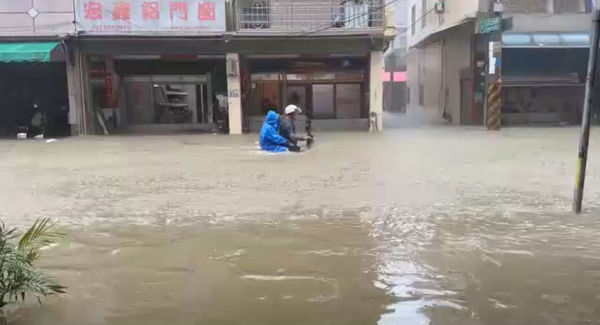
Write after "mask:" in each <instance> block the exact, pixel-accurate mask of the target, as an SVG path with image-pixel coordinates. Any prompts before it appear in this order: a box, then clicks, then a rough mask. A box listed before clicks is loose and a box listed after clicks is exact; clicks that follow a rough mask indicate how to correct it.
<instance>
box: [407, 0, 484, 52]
mask: <svg viewBox="0 0 600 325" xmlns="http://www.w3.org/2000/svg"><path fill="white" fill-rule="evenodd" d="M437 1H438V0H425V3H426V7H425V8H424V9H425V10H423V7H422V2H423V0H407V3H406V19H407V28H408V29H407V37H408V46H409V47H413V46H415V45H417V44H418V43H419V42H420V41H422V40H423V39H424V38H425V37H427V36H428V35H430V34H432V33H436V32H438V31H442V30H445V29H447V28H449V27H453V26H455V25H457V24H459V23H461V22H463V21H465V20H467V19H472V18H475V17H476V15H477V12H478V11H479V10H480V2H481V3H485V2H484V1H479V0H446V1H445V2H446V7H445V12H444V13H443V14H437V13H435V11H431V12H430V13H429V14H427V15H426V16H424V18H423V19H422V20H425V27H422V21H421V20H419V19H420V18H421V17H423V13H426V12H428V11H429V10H431V9H432V8H433V7H434V5H435V3H436V2H437ZM413 6H415V7H416V15H415V20H417V22H416V24H415V26H414V29H415V33H414V34H412V31H411V25H412V17H411V11H412V7H413ZM483 10H487V8H485V9H483Z"/></svg>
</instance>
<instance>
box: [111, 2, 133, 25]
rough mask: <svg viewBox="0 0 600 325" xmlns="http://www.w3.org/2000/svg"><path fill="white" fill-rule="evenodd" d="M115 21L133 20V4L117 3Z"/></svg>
mask: <svg viewBox="0 0 600 325" xmlns="http://www.w3.org/2000/svg"><path fill="white" fill-rule="evenodd" d="M113 19H114V20H126V21H129V20H131V3H129V2H116V3H115V6H114V7H113Z"/></svg>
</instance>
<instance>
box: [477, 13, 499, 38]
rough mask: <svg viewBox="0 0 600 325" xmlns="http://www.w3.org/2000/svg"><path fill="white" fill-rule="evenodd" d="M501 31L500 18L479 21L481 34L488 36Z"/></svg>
mask: <svg viewBox="0 0 600 325" xmlns="http://www.w3.org/2000/svg"><path fill="white" fill-rule="evenodd" d="M499 29H500V17H495V18H489V19H482V20H480V21H479V33H480V34H487V33H489V32H495V31H497V30H499Z"/></svg>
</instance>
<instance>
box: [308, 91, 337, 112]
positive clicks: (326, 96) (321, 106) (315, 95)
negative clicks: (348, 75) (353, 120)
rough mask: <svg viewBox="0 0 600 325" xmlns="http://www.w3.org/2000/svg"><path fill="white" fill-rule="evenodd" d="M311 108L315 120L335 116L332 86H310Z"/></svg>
mask: <svg viewBox="0 0 600 325" xmlns="http://www.w3.org/2000/svg"><path fill="white" fill-rule="evenodd" d="M312 107H313V115H314V117H315V118H323V119H326V118H333V117H334V116H335V114H334V98H333V85H332V84H323V85H312Z"/></svg>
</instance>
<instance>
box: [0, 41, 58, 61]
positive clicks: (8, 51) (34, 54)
mask: <svg viewBox="0 0 600 325" xmlns="http://www.w3.org/2000/svg"><path fill="white" fill-rule="evenodd" d="M57 45H58V42H29V43H0V62H50V53H51V52H52V50H54V48H56V46H57Z"/></svg>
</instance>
